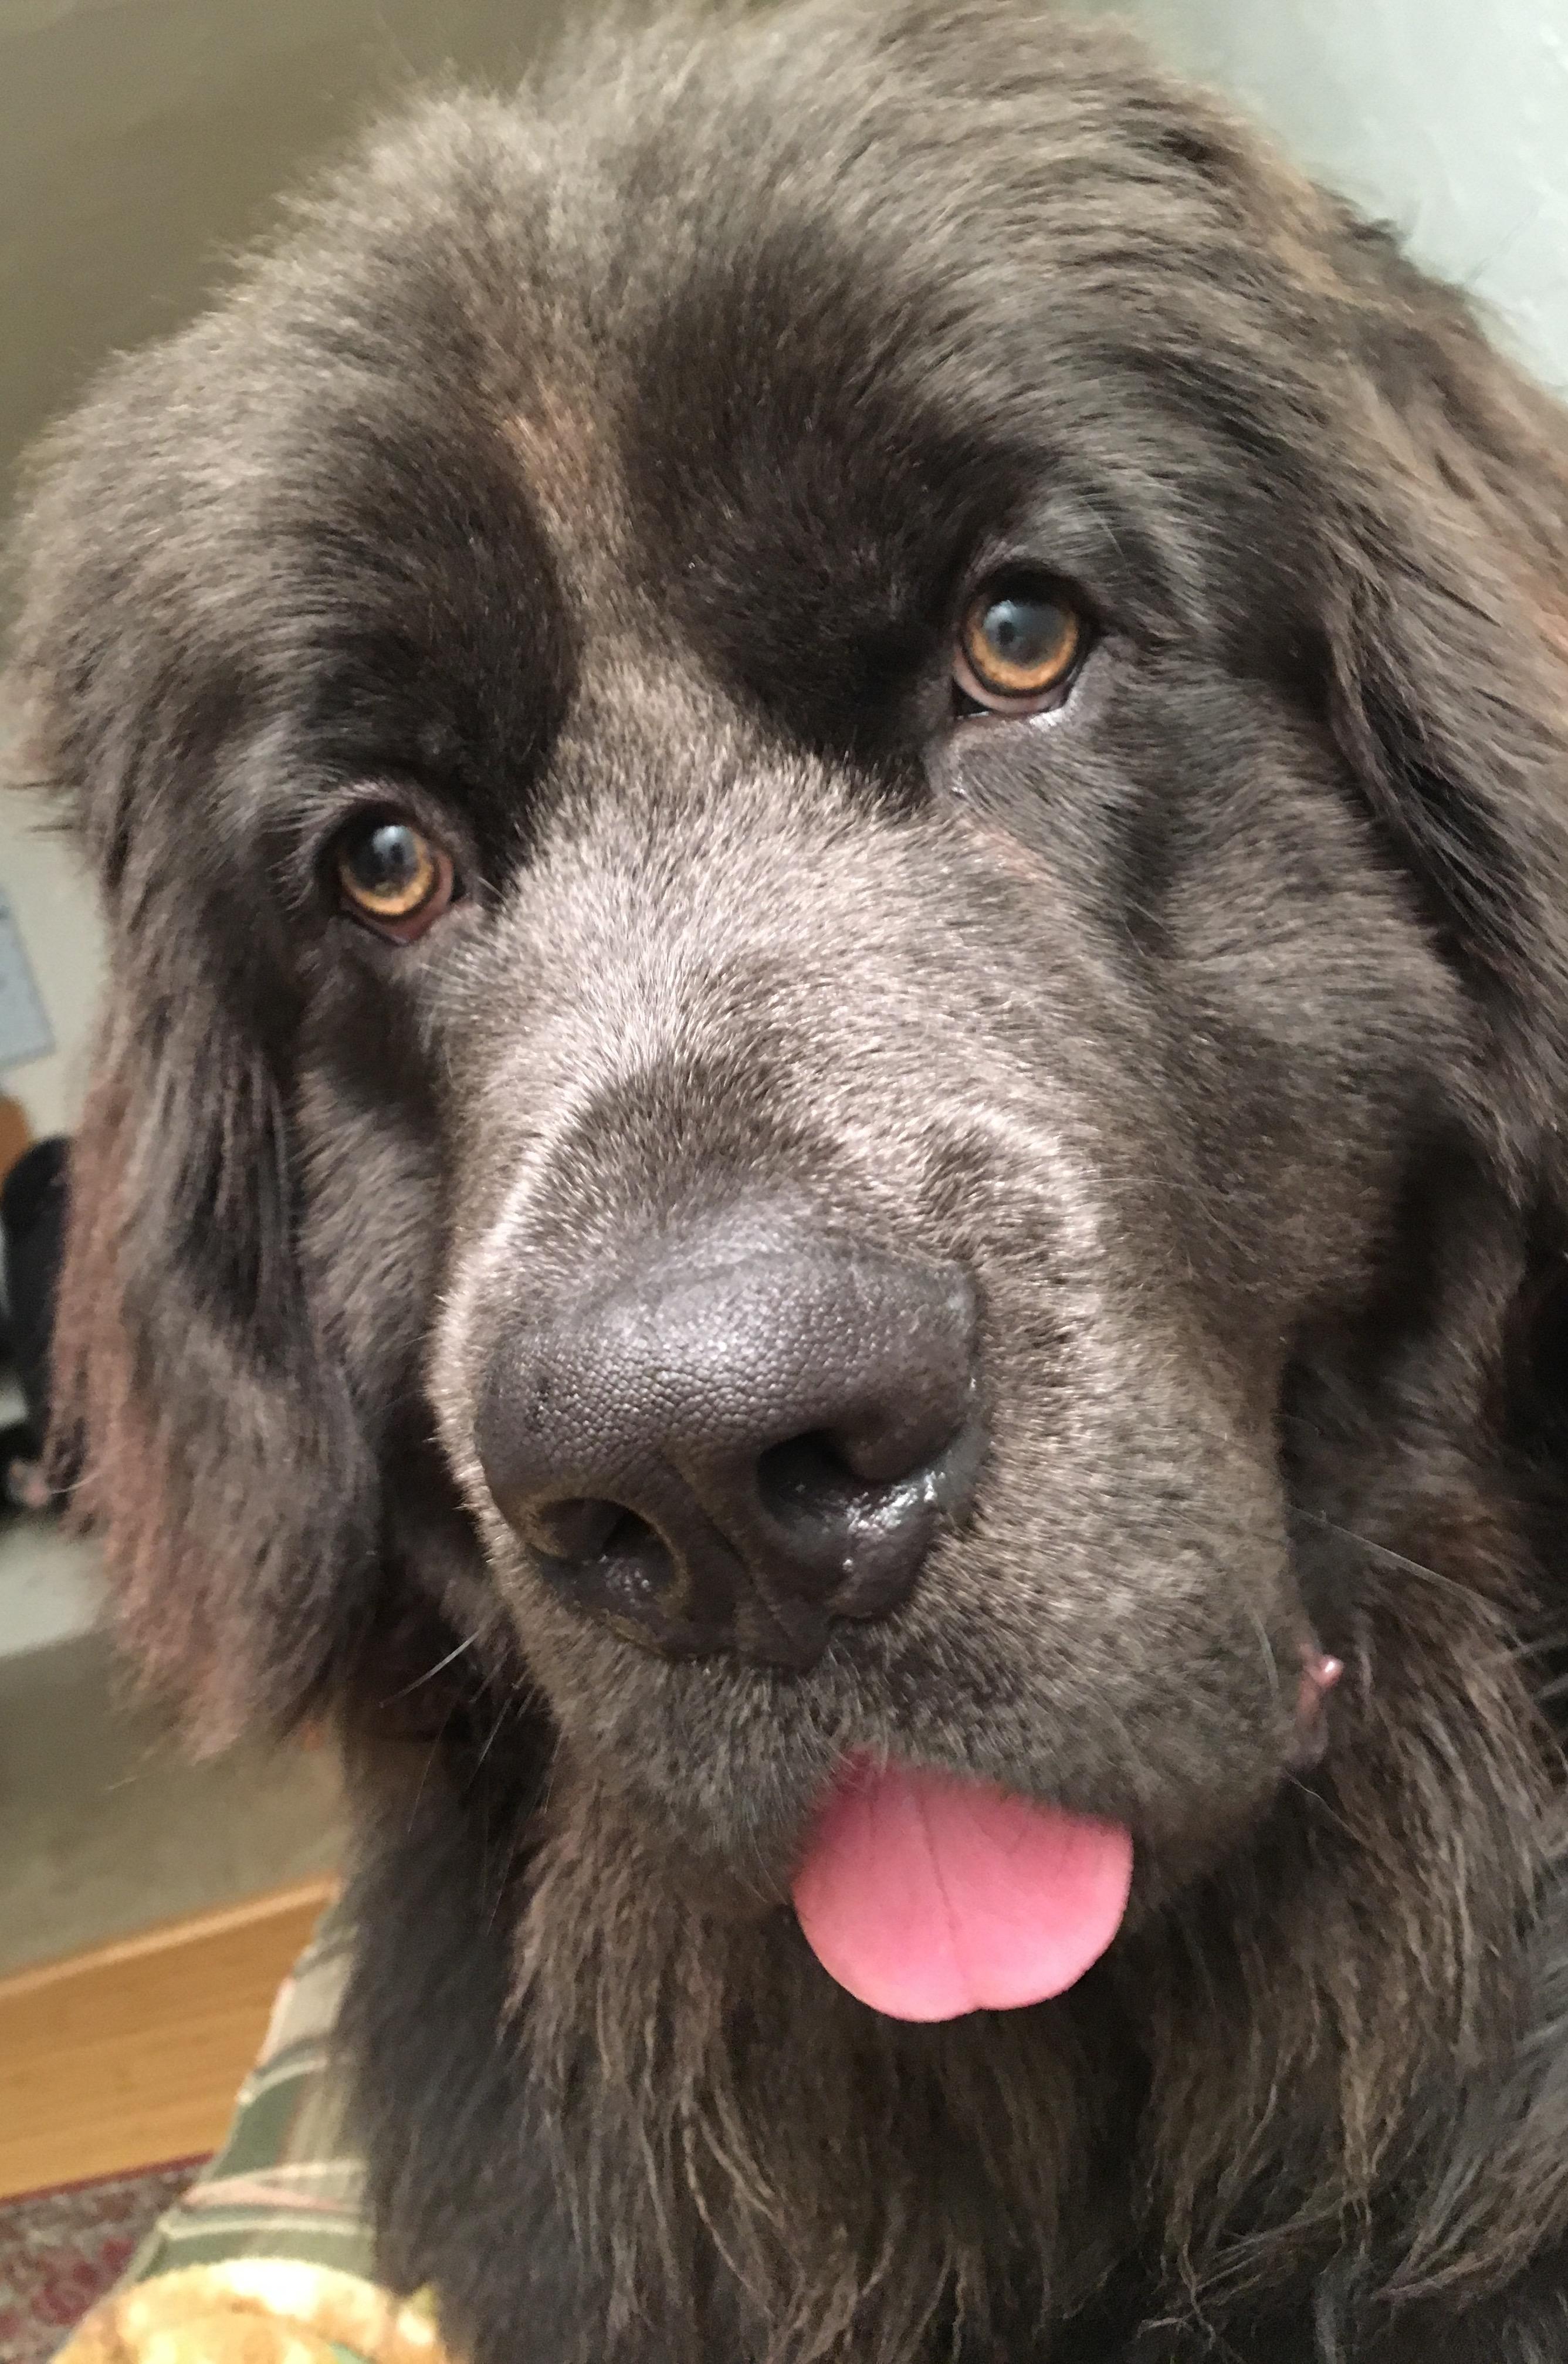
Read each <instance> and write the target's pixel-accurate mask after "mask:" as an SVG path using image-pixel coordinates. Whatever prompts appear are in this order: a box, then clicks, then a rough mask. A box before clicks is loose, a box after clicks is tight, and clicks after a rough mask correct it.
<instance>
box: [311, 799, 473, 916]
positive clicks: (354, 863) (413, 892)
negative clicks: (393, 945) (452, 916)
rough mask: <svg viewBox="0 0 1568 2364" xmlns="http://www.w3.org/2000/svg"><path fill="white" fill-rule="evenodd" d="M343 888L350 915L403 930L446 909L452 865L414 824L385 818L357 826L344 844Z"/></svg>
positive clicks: (394, 817)
mask: <svg viewBox="0 0 1568 2364" xmlns="http://www.w3.org/2000/svg"><path fill="white" fill-rule="evenodd" d="M338 885H339V889H340V891H341V894H342V897H343V900H344V903H345V906H346V907H347V908H348V909H350V910H351V911H355V912H357V913H359V914H360V915H361V917H362V918H364V919H366V920H374V921H379V922H381V923H382V924H383V925H384V927H394V926H396V927H399V928H401V927H402V926H403V925H404V924H405V923H408V922H413V921H417V920H423V919H424V918H426V916H427V915H428V916H429V917H434V916H436V915H437V914H438V912H439V910H440V909H444V908H445V906H446V904H447V903H448V902H449V901H450V898H451V894H452V891H453V879H452V865H451V863H450V859H449V857H448V856H447V855H445V854H444V853H440V852H439V850H438V849H437V847H436V846H434V845H433V844H432V843H431V842H430V840H429V839H428V837H426V836H425V834H424V833H423V831H420V830H417V829H416V828H415V826H414V824H413V823H412V821H408V820H403V819H401V818H400V817H399V816H398V815H397V814H395V813H384V814H381V815H379V816H376V817H375V818H373V819H371V820H363V821H360V822H357V823H356V824H355V825H354V826H353V827H352V828H351V829H350V830H348V831H346V832H345V833H344V835H343V837H342V838H341V839H340V840H339V846H338Z"/></svg>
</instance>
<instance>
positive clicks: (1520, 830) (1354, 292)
mask: <svg viewBox="0 0 1568 2364" xmlns="http://www.w3.org/2000/svg"><path fill="white" fill-rule="evenodd" d="M1345 234H1346V245H1345V249H1344V254H1345V258H1346V262H1345V268H1346V277H1347V281H1348V283H1349V285H1348V295H1349V310H1350V313H1351V319H1352V323H1353V326H1352V341H1353V344H1354V345H1355V346H1358V347H1359V350H1360V351H1361V353H1362V356H1363V357H1364V362H1365V368H1364V372H1363V373H1360V374H1357V373H1352V374H1351V389H1350V390H1351V400H1352V402H1354V403H1356V405H1357V407H1358V408H1359V409H1360V410H1361V412H1362V416H1361V417H1360V418H1355V419H1354V420H1352V421H1351V430H1350V432H1349V433H1348V434H1347V436H1346V440H1345V451H1344V453H1343V458H1342V466H1341V467H1340V472H1339V474H1338V479H1337V497H1336V498H1335V500H1334V504H1333V507H1332V511H1331V514H1332V515H1333V518H1334V530H1335V536H1336V541H1335V546H1334V547H1333V548H1332V549H1331V550H1330V551H1329V568H1328V572H1329V585H1330V587H1329V595H1328V602H1327V604H1328V611H1329V655H1330V667H1331V679H1332V691H1333V699H1334V708H1335V720H1336V726H1337V729H1338V732H1339V735H1340V742H1341V744H1342V745H1343V747H1344V748H1345V751H1346V753H1348V755H1349V756H1350V758H1351V762H1352V763H1353V764H1354V765H1355V767H1356V770H1357V771H1358V773H1359V775H1360V776H1361V778H1362V782H1363V784H1364V786H1365V788H1366V791H1367V794H1368V796H1369V797H1370V798H1371V801H1372V804H1373V809H1374V812H1375V813H1376V814H1377V816H1378V817H1379V819H1380V820H1381V821H1382V823H1383V825H1384V827H1385V829H1386V830H1387V831H1388V832H1389V833H1390V835H1391V837H1392V838H1393V840H1394V841H1395V842H1396V844H1397V846H1398V848H1399V850H1400V852H1401V853H1402V854H1403V856H1404V860H1405V866H1406V867H1407V869H1409V870H1410V871H1411V872H1412V873H1413V875H1416V876H1417V877H1418V879H1419V880H1421V881H1422V882H1423V883H1424V885H1425V887H1426V888H1427V890H1428V900H1429V915H1430V918H1431V920H1432V924H1433V926H1434V929H1435V931H1437V932H1438V934H1439V935H1440V938H1441V939H1442V940H1443V941H1444V942H1445V946H1446V949H1447V950H1448V951H1449V953H1450V954H1451V957H1453V958H1454V959H1455V960H1456V961H1457V962H1458V963H1459V964H1460V965H1462V968H1463V969H1464V970H1465V972H1466V973H1467V975H1468V976H1469V978H1470V980H1471V982H1472V984H1473V987H1474V988H1476V989H1477V990H1478V991H1479V993H1480V995H1481V997H1482V999H1483V1004H1484V1006H1485V1008H1486V1009H1487V1010H1488V1012H1489V1014H1490V1018H1491V1020H1492V1026H1493V1030H1494V1031H1493V1043H1492V1049H1493V1052H1494V1054H1495V1059H1496V1065H1495V1068H1494V1069H1493V1071H1492V1073H1491V1074H1490V1075H1489V1076H1488V1077H1487V1079H1486V1081H1487V1097H1488V1102H1489V1110H1488V1112H1489V1113H1490V1115H1491V1116H1492V1117H1493V1119H1494V1121H1495V1123H1496V1147H1497V1149H1498V1151H1499V1152H1500V1153H1501V1154H1502V1156H1503V1158H1504V1160H1505V1163H1506V1166H1507V1170H1508V1171H1509V1172H1510V1173H1511V1175H1512V1176H1513V1178H1514V1180H1515V1182H1516V1185H1517V1187H1518V1189H1519V1190H1520V1192H1521V1195H1530V1194H1532V1193H1535V1192H1540V1191H1544V1192H1545V1193H1546V1194H1547V1196H1548V1197H1549V1198H1550V1199H1551V1200H1553V1201H1554V1202H1555V1203H1556V1204H1557V1205H1558V1206H1559V1207H1560V1208H1568V1164H1565V1154H1564V1138H1565V1132H1568V412H1565V411H1564V410H1563V409H1562V407H1560V406H1559V405H1558V404H1556V403H1555V402H1553V401H1552V400H1551V399H1550V398H1549V397H1548V396H1546V395H1544V394H1543V393H1542V392H1540V389H1539V388H1537V387H1536V386H1534V385H1532V384H1531V383H1530V382H1529V380H1528V379H1527V378H1526V377H1525V376H1524V374H1522V373H1521V372H1520V371H1518V370H1517V369H1516V368H1515V367H1513V366H1512V364H1511V363H1509V362H1507V361H1506V360H1505V359H1504V358H1503V357H1502V356H1501V355H1500V354H1499V353H1498V352H1497V351H1496V349H1495V348H1494V347H1493V346H1492V345H1491V344H1490V343H1489V342H1488V341H1487V340H1486V338H1485V336H1484V335H1483V334H1482V332H1481V329H1480V328H1479V326H1478V325H1477V322H1476V319H1475V318H1474V316H1473V313H1472V311H1471V309H1470V307H1469V306H1468V305H1467V304H1466V303H1465V302H1464V300H1463V299H1462V297H1461V296H1458V295H1456V294H1455V293H1454V292H1453V291H1452V290H1451V289H1449V288H1447V287H1444V286H1442V285H1440V284H1438V283H1436V282H1434V281H1432V280H1429V279H1428V278H1427V277H1426V276H1425V275H1424V274H1423V273H1420V272H1419V271H1418V270H1417V269H1416V268H1415V266H1414V265H1412V264H1411V263H1410V262H1408V261H1407V259H1406V258H1405V257H1404V256H1403V255H1402V254H1401V253H1400V252H1399V251H1398V249H1397V248H1396V245H1395V243H1394V241H1393V240H1392V239H1391V238H1390V237H1389V236H1387V235H1386V234H1385V232H1383V231H1381V230H1378V229H1371V228H1368V227H1367V226H1366V225H1364V224H1361V223H1354V224H1347V225H1346V230H1345ZM1358 453H1359V454H1361V455H1362V456H1361V457H1360V458H1359V459H1358Z"/></svg>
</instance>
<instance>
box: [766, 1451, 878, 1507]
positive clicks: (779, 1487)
mask: <svg viewBox="0 0 1568 2364" xmlns="http://www.w3.org/2000/svg"><path fill="white" fill-rule="evenodd" d="M867 1482H868V1481H867V1480H866V1479H865V1478H857V1477H856V1475H855V1473H854V1471H853V1470H852V1469H851V1467H850V1466H849V1464H848V1462H847V1461H846V1460H845V1459H844V1456H843V1455H842V1454H841V1453H840V1451H839V1449H838V1447H837V1446H836V1445H835V1444H834V1442H833V1439H832V1437H831V1436H829V1434H828V1432H827V1430H826V1429H814V1430H812V1431H811V1432H810V1433H808V1434H806V1435H805V1436H792V1437H791V1438H789V1440H788V1441H787V1443H785V1444H774V1445H771V1446H770V1447H769V1449H768V1450H767V1452H765V1453H764V1454H763V1455H762V1458H761V1460H760V1461H759V1462H758V1464H757V1491H758V1494H759V1496H760V1497H761V1500H762V1508H763V1510H764V1511H767V1512H768V1513H769V1514H770V1516H772V1517H773V1518H775V1519H777V1520H778V1521H779V1522H780V1523H781V1525H784V1526H795V1525H797V1524H799V1523H801V1522H804V1521H807V1520H823V1521H837V1520H840V1519H841V1518H842V1517H843V1515H844V1513H845V1511H848V1510H850V1509H851V1507H852V1505H853V1504H854V1503H855V1502H856V1501H857V1500H859V1499H860V1498H861V1497H862V1495H863V1494H864V1493H865V1491H866V1488H867Z"/></svg>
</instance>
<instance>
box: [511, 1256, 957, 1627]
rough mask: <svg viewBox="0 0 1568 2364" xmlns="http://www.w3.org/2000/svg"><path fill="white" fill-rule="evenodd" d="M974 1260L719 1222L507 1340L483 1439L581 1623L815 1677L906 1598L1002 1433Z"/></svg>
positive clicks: (528, 1534)
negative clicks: (982, 1365)
mask: <svg viewBox="0 0 1568 2364" xmlns="http://www.w3.org/2000/svg"><path fill="white" fill-rule="evenodd" d="M974 1363H975V1308H974V1295H973V1288H972V1287H971V1284H970V1282H969V1280H968V1277H967V1276H966V1275H965V1273H964V1272H963V1270H962V1267H961V1266H958V1265H956V1264H951V1263H945V1262H943V1263H938V1262H928V1261H926V1260H925V1259H923V1258H920V1257H917V1256H913V1255H906V1254H896V1253H895V1252H893V1251H891V1250H889V1249H886V1248H884V1247H881V1246H879V1245H875V1244H872V1243H864V1242H860V1241H857V1240H854V1239H852V1238H847V1237H845V1236H843V1235H842V1234H840V1233H835V1232H817V1231H810V1230H805V1229H799V1228H797V1229H793V1230H787V1231H784V1230H780V1229H778V1228H776V1227H775V1228H772V1229H770V1230H768V1231H766V1232H763V1233H762V1236H761V1237H759V1236H758V1235H757V1233H756V1232H755V1229H754V1228H753V1229H751V1230H749V1231H748V1232H747V1233H746V1234H745V1235H744V1236H743V1237H741V1238H740V1239H737V1237H736V1236H735V1233H734V1231H733V1228H732V1227H731V1228H730V1229H728V1230H727V1229H725V1228H724V1227H722V1226H717V1225H715V1226H711V1227H709V1228H708V1229H707V1230H706V1231H696V1232H687V1233H686V1234H685V1235H684V1236H683V1237H680V1238H676V1239H670V1238H664V1239H661V1240H659V1241H657V1242H651V1243H648V1244H647V1245H646V1246H645V1247H644V1248H642V1249H641V1250H639V1253H638V1254H637V1256H636V1258H635V1259H634V1260H630V1261H628V1262H627V1263H626V1264H625V1265H623V1266H622V1267H621V1269H620V1270H619V1272H618V1273H617V1277H616V1278H615V1279H614V1280H613V1281H612V1282H610V1283H609V1284H608V1285H607V1286H606V1287H604V1288H601V1289H599V1290H597V1291H596V1292H595V1293H592V1294H590V1295H588V1296H587V1297H585V1298H584V1299H580V1300H578V1301H577V1302H575V1303H573V1305H572V1306H570V1308H568V1309H566V1310H562V1311H561V1312H560V1313H558V1314H556V1315H555V1316H553V1317H552V1318H551V1319H550V1320H549V1321H545V1322H542V1323H538V1324H535V1325H533V1326H530V1327H518V1328H517V1329H515V1330H513V1331H511V1332H510V1333H508V1334H507V1335H506V1337H505V1338H504V1339H503V1341H502V1342H501V1344H500V1345H499V1347H498V1349H497V1350H496V1353H495V1358H494V1361H493V1364H492V1366H491V1369H490V1372H489V1375H488V1377H487V1380H486V1382H485V1385H484V1390H483V1395H482V1400H481V1405H480V1411H479V1418H478V1422H477V1434H476V1443H477V1445H478V1450H479V1456H480V1460H481V1463H482V1465H483V1466H484V1475H485V1478H486V1481H487V1483H488V1485H489V1487H490V1490H491V1492H492V1494H493V1495H494V1497H495V1502H496V1505H497V1507H498V1508H499V1510H500V1511H501V1512H502V1514H503V1516H504V1517H505V1518H506V1520H507V1521H508V1522H509V1523H510V1524H511V1526H512V1527H513V1528H515V1529H516V1531H517V1533H518V1534H519V1535H520V1536H521V1537H522V1539H523V1541H524V1542H525V1543H526V1544H528V1546H529V1547H530V1549H531V1550H532V1551H533V1552H534V1553H535V1554H536V1555H537V1556H538V1560H539V1566H540V1568H541V1569H542V1572H543V1574H544V1577H545V1578H546V1580H547V1581H548V1582H549V1583H550V1585H551V1586H552V1587H553V1588H554V1589H555V1590H556V1591H557V1592H558V1593H559V1594H560V1595H561V1596H562V1598H563V1599H565V1600H570V1601H572V1602H573V1603H574V1604H575V1605H576V1606H577V1607H578V1608H579V1609H581V1610H582V1611H585V1612H587V1613H589V1614H592V1615H594V1616H597V1617H599V1618H602V1619H605V1620H606V1621H608V1622H610V1623H611V1624H612V1625H615V1626H616V1627H617V1628H618V1629H619V1630H620V1631H622V1632H623V1633H626V1634H628V1635H629V1636H631V1637H632V1638H633V1639H635V1640H637V1641H639V1642H642V1643H644V1644H647V1645H651V1646H652V1647H654V1648H657V1649H661V1650H663V1651H666V1652H668V1653H670V1654H671V1655H677V1656H687V1655H692V1654H695V1653H701V1652H707V1651H717V1650H733V1651H735V1652H738V1653H739V1654H740V1656H743V1657H747V1658H751V1659H754V1660H757V1661H759V1662H761V1663H762V1664H766V1665H773V1666H779V1667H793V1668H805V1667H809V1666H810V1665H812V1664H813V1662H814V1661H815V1660H816V1659H817V1657H818V1656H820V1654H821V1652H822V1650H823V1648H824V1647H825V1645H826V1644H827V1640H828V1633H829V1630H830V1625H831V1622H832V1620H833V1619H835V1618H840V1617H852V1618H873V1617H880V1616H884V1615H885V1614H886V1613H887V1612H888V1611H890V1610H892V1609H895V1608H896V1607H897V1605H898V1604H899V1603H900V1602H901V1601H902V1600H905V1599H906V1596H907V1594H908V1592H909V1590H910V1588H911V1586H912V1585H913V1584H914V1582H915V1578H916V1577H917V1573H918V1571H919V1567H920V1564H921V1562H922V1560H923V1559H924V1558H925V1556H926V1554H927V1552H928V1550H929V1547H930V1544H931V1542H932V1540H933V1538H934V1536H935V1535H936V1533H937V1532H938V1529H939V1527H940V1524H941V1523H942V1522H943V1520H944V1519H947V1518H951V1517H952V1516H953V1515H954V1514H955V1513H957V1512H958V1511H961V1510H962V1507H963V1505H964V1503H965V1502H966V1501H967V1500H968V1497H969V1494H970V1491H971V1489H972V1488H973V1481H974V1477H975V1474H976V1470H977V1467H978V1464H979V1460H980V1455H981V1450H982V1444H983V1436H982V1427H981V1422H980V1416H979V1412H978V1409H977V1404H976V1385H975V1367H974Z"/></svg>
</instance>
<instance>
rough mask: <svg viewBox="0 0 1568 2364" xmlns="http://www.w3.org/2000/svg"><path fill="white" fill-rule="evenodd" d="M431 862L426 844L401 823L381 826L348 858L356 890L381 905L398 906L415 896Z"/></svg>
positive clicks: (387, 822)
mask: <svg viewBox="0 0 1568 2364" xmlns="http://www.w3.org/2000/svg"><path fill="white" fill-rule="evenodd" d="M428 861H429V854H428V850H427V848H426V846H425V842H424V840H423V839H422V838H421V837H420V836H419V835H418V834H417V831H414V830H411V829H410V828H409V826H408V824H407V822H406V821H401V820H384V821H382V822H380V823H379V824H378V825H377V827H376V828H374V829H373V830H371V831H369V833H368V834H367V835H366V836H365V837H363V838H361V841H360V842H359V844H358V845H357V846H355V847H354V848H353V850H352V852H351V853H350V855H349V864H350V868H351V870H352V872H353V875H354V884H355V886H356V887H358V888H359V889H360V891H361V894H362V895H364V896H365V897H366V898H369V899H371V900H373V901H375V902H378V903H379V902H385V903H399V902H401V901H402V900H403V898H405V897H406V895H409V894H411V893H412V892H414V891H415V890H416V889H417V887H418V886H419V884H420V880H421V875H422V873H423V871H424V869H425V866H426V864H428Z"/></svg>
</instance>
